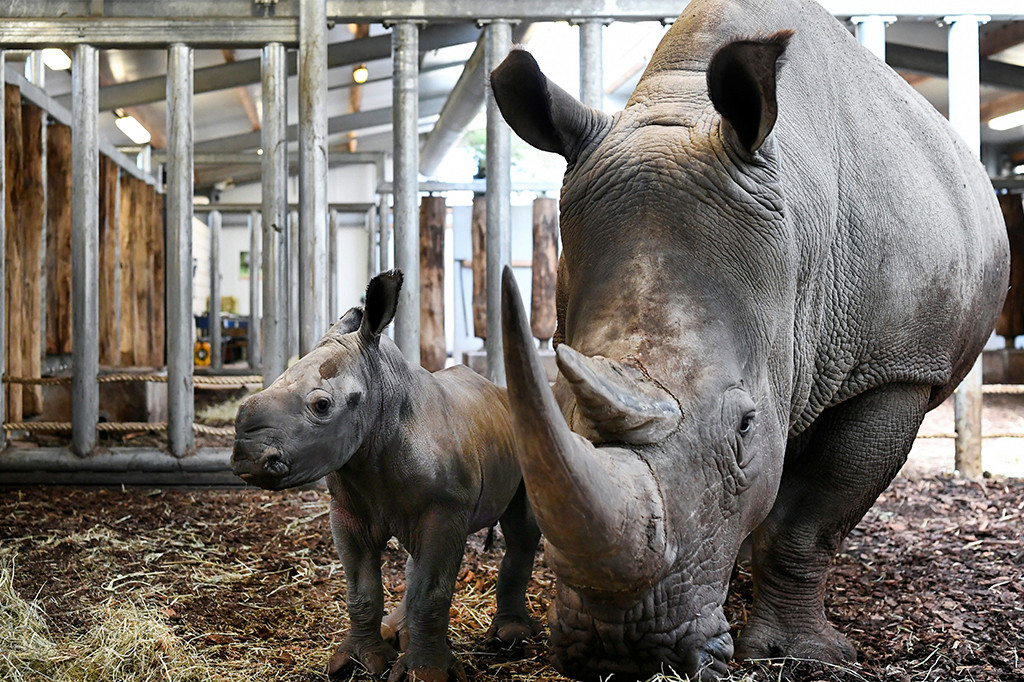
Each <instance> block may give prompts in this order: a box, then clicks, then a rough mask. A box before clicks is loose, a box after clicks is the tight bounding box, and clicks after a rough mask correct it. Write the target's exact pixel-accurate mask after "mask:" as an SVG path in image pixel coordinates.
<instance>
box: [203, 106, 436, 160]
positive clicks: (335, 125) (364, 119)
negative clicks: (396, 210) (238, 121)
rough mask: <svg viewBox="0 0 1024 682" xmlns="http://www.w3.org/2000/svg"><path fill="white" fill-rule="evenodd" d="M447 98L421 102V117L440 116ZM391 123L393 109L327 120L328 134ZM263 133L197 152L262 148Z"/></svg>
mask: <svg viewBox="0 0 1024 682" xmlns="http://www.w3.org/2000/svg"><path fill="white" fill-rule="evenodd" d="M444 102H445V98H444V97H430V98H427V99H422V100H420V117H421V118H426V117H428V116H436V115H437V114H439V113H441V108H442V107H443V106H444ZM390 123H391V108H390V107H388V108H382V109H370V110H368V111H357V112H356V113H354V114H342V115H341V116H335V117H333V118H331V119H328V121H327V133H328V134H329V135H338V134H340V133H347V132H349V131H352V130H360V129H363V128H373V127H375V126H382V125H389V124H390ZM297 139H298V126H297V125H290V126H288V140H289V141H291V142H294V141H295V140H297ZM260 143H261V140H260V132H259V131H258V130H257V131H255V132H251V133H239V134H238V135H229V136H227V137H218V138H214V139H210V140H204V141H203V142H197V143H196V151H197V152H206V153H223V152H237V151H242V150H244V149H256V148H258V147H259V146H260Z"/></svg>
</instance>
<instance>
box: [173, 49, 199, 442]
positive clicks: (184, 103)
mask: <svg viewBox="0 0 1024 682" xmlns="http://www.w3.org/2000/svg"><path fill="white" fill-rule="evenodd" d="M192 63H193V60H192V49H191V48H190V47H188V46H187V45H182V44H180V43H179V44H176V45H172V46H171V48H170V49H169V50H168V52H167V104H168V107H167V151H168V154H169V157H168V163H167V204H166V205H167V287H168V297H167V440H168V445H169V446H170V450H171V454H172V455H174V456H176V457H184V456H185V455H188V454H190V453H191V452H192V451H193V449H194V447H195V437H194V435H193V433H192V422H193V420H194V414H195V405H194V404H193V388H192V371H193V353H192V343H193V340H194V335H193V329H195V322H194V321H193V318H192V140H193V121H192Z"/></svg>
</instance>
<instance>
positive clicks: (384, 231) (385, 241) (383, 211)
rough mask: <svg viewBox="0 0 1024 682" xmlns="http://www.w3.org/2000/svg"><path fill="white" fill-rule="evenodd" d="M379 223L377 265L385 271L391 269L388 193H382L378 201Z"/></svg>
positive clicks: (381, 270)
mask: <svg viewBox="0 0 1024 682" xmlns="http://www.w3.org/2000/svg"><path fill="white" fill-rule="evenodd" d="M377 225H379V226H380V227H379V231H380V237H379V238H378V239H379V244H378V246H379V247H380V256H379V257H378V259H377V260H378V264H377V267H378V268H380V272H384V271H385V270H390V269H391V253H390V248H391V211H390V209H389V207H388V196H387V195H386V194H381V195H380V201H379V202H378V203H377ZM374 274H376V273H374Z"/></svg>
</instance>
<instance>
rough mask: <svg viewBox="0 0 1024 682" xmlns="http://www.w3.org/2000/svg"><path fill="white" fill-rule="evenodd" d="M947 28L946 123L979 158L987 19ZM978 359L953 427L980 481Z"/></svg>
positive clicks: (958, 398) (964, 469)
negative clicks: (982, 33) (981, 36)
mask: <svg viewBox="0 0 1024 682" xmlns="http://www.w3.org/2000/svg"><path fill="white" fill-rule="evenodd" d="M945 21H946V23H948V24H949V123H950V125H952V126H953V128H954V129H955V130H956V131H957V132H958V133H960V135H961V137H963V138H964V141H965V142H967V145H968V147H970V149H971V151H972V152H973V153H974V154H975V156H980V155H981V118H980V116H979V115H978V107H979V105H980V103H981V87H980V84H979V81H978V71H979V61H980V56H979V48H978V27H979V25H981V24H984V23H985V22H987V21H988V17H984V16H978V15H965V16H955V17H946V19H945ZM981 384H982V365H981V357H980V356H979V357H978V359H977V360H976V361H975V363H974V367H973V368H971V371H970V372H969V373H968V374H967V376H966V377H965V378H964V380H963V382H962V383H961V384H960V386H959V387H958V388H957V390H956V393H955V394H954V398H953V414H954V420H955V423H956V469H957V470H958V471H959V472H960V473H961V474H962V475H963V476H966V477H968V478H979V477H980V476H981V474H982V467H981V401H982V395H981Z"/></svg>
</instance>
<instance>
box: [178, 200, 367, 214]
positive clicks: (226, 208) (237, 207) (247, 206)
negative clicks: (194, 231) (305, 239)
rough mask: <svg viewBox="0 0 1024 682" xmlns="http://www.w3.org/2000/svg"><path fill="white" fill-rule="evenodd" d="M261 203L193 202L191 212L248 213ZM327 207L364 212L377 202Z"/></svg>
mask: <svg viewBox="0 0 1024 682" xmlns="http://www.w3.org/2000/svg"><path fill="white" fill-rule="evenodd" d="M261 206H263V204H258V203H249V202H232V203H225V204H221V203H213V204H194V205H193V206H192V212H193V213H210V212H211V211H219V212H221V213H248V212H249V211H255V210H258V209H259V208H260V207H261ZM298 208H299V205H298V204H296V203H291V204H288V210H289V211H297V210H298ZM327 208H329V209H330V210H332V211H337V212H338V213H366V212H367V211H369V210H371V209H375V208H377V204H375V203H370V202H328V204H327Z"/></svg>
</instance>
